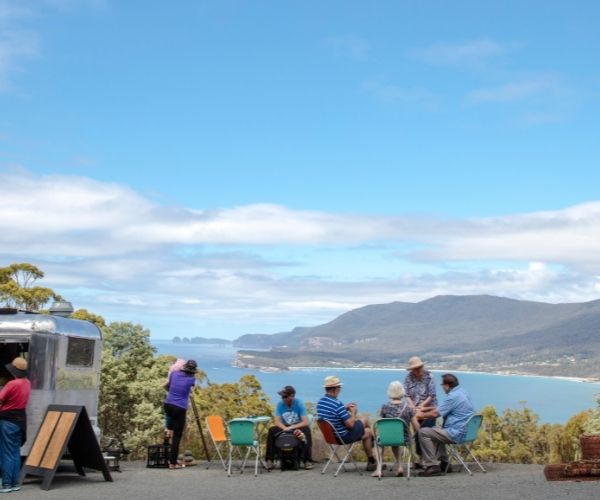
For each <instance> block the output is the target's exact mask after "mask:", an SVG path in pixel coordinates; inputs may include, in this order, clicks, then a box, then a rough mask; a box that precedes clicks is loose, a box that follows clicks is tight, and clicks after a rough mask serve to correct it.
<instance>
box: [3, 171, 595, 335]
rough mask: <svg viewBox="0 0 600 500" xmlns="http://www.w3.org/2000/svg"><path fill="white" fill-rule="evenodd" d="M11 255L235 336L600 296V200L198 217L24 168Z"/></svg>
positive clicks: (128, 304) (111, 297) (6, 227)
mask: <svg viewBox="0 0 600 500" xmlns="http://www.w3.org/2000/svg"><path fill="white" fill-rule="evenodd" d="M356 245H359V246H364V247H365V248H367V247H369V248H371V246H372V249H369V250H368V251H369V252H373V255H376V254H377V256H378V257H381V255H383V254H388V256H389V254H390V252H393V253H394V254H395V255H396V259H392V260H391V261H390V270H389V272H386V273H385V275H384V276H381V272H379V273H378V272H376V271H372V270H371V269H370V268H369V266H370V264H369V261H368V260H366V259H357V260H356V261H352V257H351V255H352V250H351V249H349V248H348V247H349V246H356ZM294 247H302V248H304V247H306V248H310V249H311V250H312V251H313V252H315V251H317V252H318V251H319V249H320V248H326V249H327V250H326V251H327V252H332V251H333V252H337V253H336V256H337V255H339V258H340V260H342V261H348V262H350V263H351V264H350V265H349V266H348V271H347V274H346V275H342V276H325V275H323V272H322V270H320V269H319V270H317V267H318V266H317V267H314V266H313V265H312V263H311V262H310V261H305V262H297V261H294V258H291V257H290V258H289V259H287V261H279V260H277V259H273V257H272V254H273V250H274V249H277V250H278V252H277V254H278V255H286V249H287V250H289V249H290V248H294ZM414 248H419V250H416V251H415V250H407V249H414ZM324 251H325V250H324ZM364 251H367V250H364ZM292 254H293V252H289V255H292ZM388 258H389V257H388ZM13 261H30V262H34V263H36V264H38V265H39V266H40V267H42V268H43V269H44V270H45V271H46V276H47V277H46V279H45V283H46V284H47V285H48V286H52V287H54V288H56V289H57V290H58V291H59V292H61V293H62V294H64V295H65V296H67V297H69V298H70V299H71V300H72V301H73V302H75V303H76V305H77V306H79V307H83V306H86V307H88V308H90V309H92V310H95V311H96V312H98V313H100V314H105V315H107V316H108V317H109V319H113V318H114V319H116V318H119V319H136V320H137V321H142V322H143V323H145V324H149V326H152V322H153V321H157V322H158V323H160V322H159V321H158V319H157V318H160V317H163V318H164V317H165V316H169V315H173V314H175V315H176V316H177V317H179V318H187V320H186V321H191V322H192V323H193V324H196V326H197V329H196V332H195V333H194V334H197V335H202V334H205V335H208V334H210V333H211V332H212V333H215V331H217V330H218V328H217V327H216V326H215V325H216V324H217V323H219V324H221V325H225V324H227V325H229V326H228V327H227V328H225V327H223V328H221V330H218V331H217V333H219V332H220V333H221V334H225V335H231V336H236V335H239V334H242V333H246V332H248V331H257V330H258V331H261V330H262V331H276V330H277V329H282V328H292V327H293V326H295V325H297V324H316V323H319V322H323V321H326V320H328V319H332V318H333V317H335V316H336V315H337V314H339V313H342V312H344V311H346V310H348V309H350V308H353V307H359V306H361V305H365V304H369V303H381V302H389V301H393V300H408V301H413V300H422V299H425V298H428V297H431V296H434V295H437V294H446V293H453V294H477V293H492V294H498V295H507V296H512V297H517V298H526V299H531V300H548V301H553V302H560V301H585V300H591V299H595V298H597V297H598V295H599V292H600V280H599V278H598V276H599V275H600V202H590V203H586V204H581V205H577V206H573V207H569V208H566V209H564V210H557V211H547V212H534V213H526V214H517V215H511V216H502V217H489V218H477V219H454V220H440V219H436V218H424V217H419V218H417V217H413V216H402V215H393V216H387V217H384V216H372V215H361V214H339V213H338V214H332V213H326V212H318V211H303V210H291V209H289V208H286V207H283V206H280V205H267V204H260V205H248V206H241V207H233V208H214V209H197V208H194V209H190V208H184V207H173V206H163V205H160V204H158V203H156V202H154V201H152V200H150V199H148V198H145V197H143V196H141V195H140V194H138V193H136V192H135V191H133V190H131V189H129V188H128V187H125V186H122V185H118V184H113V183H104V182H99V181H95V180H92V179H89V178H85V177H71V176H57V175H52V176H37V175H33V174H30V173H28V172H26V171H21V170H13V171H4V172H0V262H3V263H4V264H7V263H9V262H13ZM399 262H403V263H404V264H403V266H402V269H403V270H402V271H400V270H397V271H396V270H395V269H396V267H395V266H396V264H397V263H399ZM411 262H412V264H411ZM499 262H501V264H499ZM407 263H408V265H412V266H414V269H415V270H414V271H413V272H406V267H407ZM424 267H427V269H433V271H428V272H424V271H422V270H421V269H423V268H424ZM148 318H150V319H148ZM152 318H154V319H152ZM158 323H157V324H158ZM202 325H204V326H202ZM202 328H209V329H211V331H210V332H206V331H203V330H202ZM154 329H155V330H156V329H158V331H159V334H160V335H162V336H169V333H165V332H163V333H161V332H162V330H161V327H155V328H154Z"/></svg>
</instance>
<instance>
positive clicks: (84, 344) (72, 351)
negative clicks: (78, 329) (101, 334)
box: [67, 337, 94, 366]
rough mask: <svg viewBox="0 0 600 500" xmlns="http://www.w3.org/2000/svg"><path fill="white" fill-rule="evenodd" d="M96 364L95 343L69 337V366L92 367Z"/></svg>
mask: <svg viewBox="0 0 600 500" xmlns="http://www.w3.org/2000/svg"><path fill="white" fill-rule="evenodd" d="M93 364H94V341H93V340H89V339H79V338H75V337H69V344H68V346H67V365H71V366H92V365H93Z"/></svg>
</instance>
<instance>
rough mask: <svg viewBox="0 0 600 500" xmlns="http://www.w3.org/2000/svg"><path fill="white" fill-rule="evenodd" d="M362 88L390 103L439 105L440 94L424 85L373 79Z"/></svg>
mask: <svg viewBox="0 0 600 500" xmlns="http://www.w3.org/2000/svg"><path fill="white" fill-rule="evenodd" d="M362 89H363V90H364V91H365V92H368V93H369V94H372V95H374V96H375V97H376V98H377V99H379V100H380V101H383V102H385V103H388V104H401V105H418V106H422V107H425V108H427V109H435V108H437V107H438V104H439V98H438V96H437V95H436V94H435V93H433V92H431V91H429V90H427V89H426V88H423V87H403V86H400V85H396V84H394V83H390V82H386V81H381V80H371V81H367V82H365V83H364V84H363V85H362Z"/></svg>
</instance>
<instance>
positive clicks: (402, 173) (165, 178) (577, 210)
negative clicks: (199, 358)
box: [0, 0, 600, 337]
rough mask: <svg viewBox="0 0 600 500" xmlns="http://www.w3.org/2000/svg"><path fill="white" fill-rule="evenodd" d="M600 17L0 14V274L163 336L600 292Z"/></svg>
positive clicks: (299, 10) (505, 8)
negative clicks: (375, 306) (373, 310)
mask: <svg viewBox="0 0 600 500" xmlns="http://www.w3.org/2000/svg"><path fill="white" fill-rule="evenodd" d="M599 18H600V6H599V5H598V3H597V2H592V1H589V2H585V1H580V2H576V3H573V2H560V1H556V2H542V1H540V2H534V1H519V2H516V1H515V2H509V1H506V2H496V3H492V2H461V1H457V2H425V1H424V2H418V3H417V2H383V1H382V2H376V3H372V2H371V3H367V2H348V1H345V2H308V1H303V2H276V1H273V2H260V1H252V2H251V1H218V2H217V1H215V2H200V1H189V2H186V1H178V2H153V1H149V2H141V1H125V2H116V1H111V0H46V1H42V0H40V1H30V2H27V1H18V2H17V1H10V0H0V263H2V262H4V263H10V262H13V261H29V262H34V263H36V264H38V265H39V266H40V267H42V268H43V269H44V270H45V271H46V278H45V280H44V283H45V284H46V285H48V286H52V287H54V288H56V289H57V290H58V291H59V292H61V293H62V294H63V295H64V296H66V297H68V298H69V299H70V300H71V301H72V302H73V303H74V304H75V306H76V307H86V308H88V309H91V310H93V311H95V312H98V313H100V314H103V315H104V316H106V317H107V319H109V320H134V321H138V322H141V323H142V324H144V325H145V326H147V327H149V328H150V329H151V330H152V332H153V335H155V336H156V337H170V336H172V335H175V334H179V335H181V334H188V335H204V336H212V335H218V336H225V337H236V336H238V335H241V334H243V333H248V332H267V333H269V332H275V331H281V330H288V329H291V328H293V327H294V326H297V325H314V324H319V323H321V322H324V321H328V320H330V319H332V318H333V317H335V316H337V315H338V314H340V313H342V312H344V311H346V310H348V309H351V308H354V307H359V306H362V305H365V304H371V303H380V302H390V301H393V300H406V301H417V300H423V299H425V298H428V297H431V296H433V295H437V294H444V293H453V294H472V293H491V294H496V295H503V296H509V297H515V298H522V299H530V300H544V301H550V302H570V301H585V300H593V299H597V298H599V297H600V279H599V276H600V258H599V257H598V255H600V254H599V252H598V251H599V250H600V233H599V231H600V201H599V196H598V186H599V185H600V168H599V165H598V158H599V153H600V141H598V136H599V135H600V134H599V133H600V127H599V126H598V116H599V112H600V109H599V108H600V106H599V104H600V92H599V90H598V89H599V88H600V87H599V84H600V65H599V64H598V62H597V59H598V57H597V54H598V53H600V35H599V32H598V29H597V25H598V19H599Z"/></svg>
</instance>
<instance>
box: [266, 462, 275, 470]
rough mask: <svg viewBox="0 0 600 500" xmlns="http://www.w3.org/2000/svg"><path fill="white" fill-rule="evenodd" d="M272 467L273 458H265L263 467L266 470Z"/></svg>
mask: <svg viewBox="0 0 600 500" xmlns="http://www.w3.org/2000/svg"><path fill="white" fill-rule="evenodd" d="M273 467H274V465H273V460H267V461H266V463H265V468H266V469H267V470H272V469H273Z"/></svg>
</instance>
